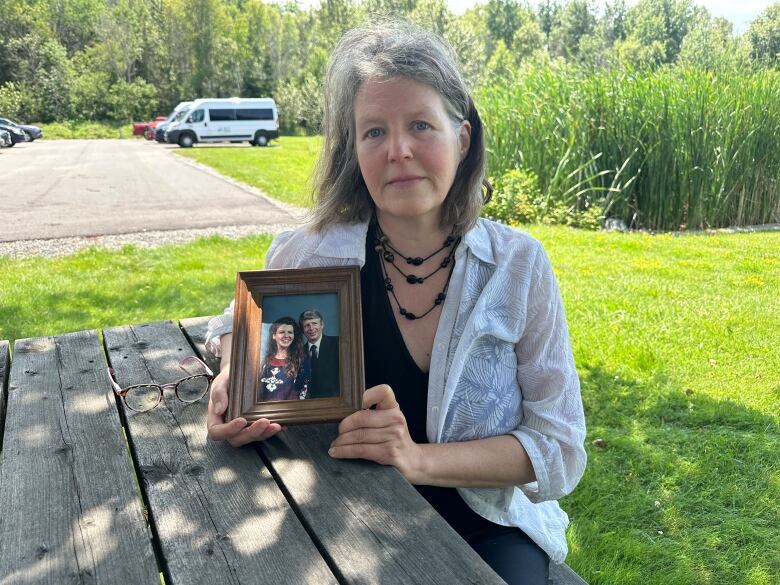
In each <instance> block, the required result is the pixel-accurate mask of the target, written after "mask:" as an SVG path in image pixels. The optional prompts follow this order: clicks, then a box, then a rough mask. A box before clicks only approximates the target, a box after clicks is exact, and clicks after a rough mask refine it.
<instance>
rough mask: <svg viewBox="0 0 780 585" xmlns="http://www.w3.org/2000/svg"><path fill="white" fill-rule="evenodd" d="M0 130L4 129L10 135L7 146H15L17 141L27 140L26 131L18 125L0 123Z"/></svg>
mask: <svg viewBox="0 0 780 585" xmlns="http://www.w3.org/2000/svg"><path fill="white" fill-rule="evenodd" d="M0 130H5V131H6V132H8V133H9V134H10V135H11V144H9V145H8V146H15V145H16V144H18V143H19V142H27V141H28V140H29V138H28V137H27V132H25V131H24V130H22V129H21V128H19V127H18V126H10V125H8V124H3V123H0Z"/></svg>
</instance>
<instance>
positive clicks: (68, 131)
mask: <svg viewBox="0 0 780 585" xmlns="http://www.w3.org/2000/svg"><path fill="white" fill-rule="evenodd" d="M35 125H36V126H38V127H40V128H41V129H42V130H43V137H44V138H46V139H47V140H67V139H73V138H79V139H93V138H143V136H133V125H132V124H116V123H113V122H75V121H65V122H53V123H51V124H35Z"/></svg>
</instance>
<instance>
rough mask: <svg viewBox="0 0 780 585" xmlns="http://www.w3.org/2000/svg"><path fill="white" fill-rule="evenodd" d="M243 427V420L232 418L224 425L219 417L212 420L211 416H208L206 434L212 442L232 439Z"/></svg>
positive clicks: (244, 425)
mask: <svg viewBox="0 0 780 585" xmlns="http://www.w3.org/2000/svg"><path fill="white" fill-rule="evenodd" d="M245 427H246V419H244V418H234V419H233V420H231V421H230V422H227V423H226V422H223V421H222V417H221V416H220V417H216V415H215V418H212V417H211V415H209V425H208V433H209V438H210V439H212V440H214V441H225V440H228V439H232V438H233V437H235V436H236V435H237V434H238V433H240V432H241V430H242V429H243V428H245Z"/></svg>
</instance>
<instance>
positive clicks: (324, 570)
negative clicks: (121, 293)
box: [103, 321, 336, 585]
mask: <svg viewBox="0 0 780 585" xmlns="http://www.w3.org/2000/svg"><path fill="white" fill-rule="evenodd" d="M103 334H104V339H105V344H106V348H107V352H108V356H109V360H110V362H111V364H112V367H113V368H114V370H115V371H116V374H117V379H118V380H119V383H120V385H123V386H127V385H130V384H138V383H168V382H174V381H176V380H178V379H179V378H181V377H183V376H184V375H186V373H185V372H184V371H183V370H182V369H181V367H180V366H179V365H178V362H179V360H180V359H181V358H183V357H186V356H187V355H192V354H194V350H193V348H192V347H191V346H190V344H189V342H188V341H187V339H186V338H185V336H184V334H183V333H182V331H181V330H180V329H179V327H178V326H177V325H176V324H174V323H172V322H170V321H166V322H160V323H151V324H146V325H136V326H129V327H117V328H112V329H106V330H105V331H104V332H103ZM186 367H187V368H188V371H189V372H190V373H195V372H194V370H193V368H197V367H198V366H186ZM125 413H126V417H127V425H128V428H129V435H130V440H131V444H132V448H133V451H134V456H135V459H136V463H137V466H138V467H139V469H140V475H141V478H142V485H143V488H144V491H145V494H146V498H147V501H148V504H149V508H150V519H151V521H152V525H153V529H154V531H155V534H156V536H157V538H158V539H159V545H160V550H161V551H162V553H163V555H164V557H165V560H166V567H165V568H164V573H165V579H166V582H169V583H171V582H172V583H186V584H195V583H207V584H209V585H210V584H212V583H233V584H237V583H274V584H276V583H290V584H301V585H303V584H305V583H325V584H327V583H335V582H336V580H335V578H334V576H333V574H332V573H331V572H330V570H329V569H328V567H327V565H326V564H325V562H324V561H323V559H322V557H321V556H320V554H319V553H318V551H317V549H316V548H315V546H314V544H313V543H312V541H311V539H310V538H309V537H308V535H307V534H306V531H305V530H304V529H303V527H302V526H301V524H300V522H299V520H298V518H297V517H296V515H295V513H294V512H293V510H292V509H291V508H290V506H289V505H288V503H287V501H286V500H285V498H284V496H283V494H282V493H281V491H280V490H279V488H278V486H277V485H276V483H275V482H274V480H273V478H272V477H271V475H270V474H269V473H268V471H267V470H266V469H265V467H264V465H263V463H262V461H261V460H260V458H259V457H257V454H256V453H255V451H254V449H253V448H252V447H245V448H240V449H236V448H233V447H231V446H229V445H227V444H223V443H215V442H212V441H208V440H207V436H206V398H204V399H203V400H202V401H201V402H199V403H195V404H189V405H187V404H184V403H182V402H180V401H178V400H177V399H176V398H175V397H174V395H173V392H172V391H166V393H165V398H164V402H163V403H162V404H160V405H159V406H158V407H157V408H155V409H154V410H152V411H150V412H147V413H133V412H132V411H127V410H126V409H125Z"/></svg>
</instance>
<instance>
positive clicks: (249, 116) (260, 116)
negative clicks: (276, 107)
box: [236, 108, 274, 120]
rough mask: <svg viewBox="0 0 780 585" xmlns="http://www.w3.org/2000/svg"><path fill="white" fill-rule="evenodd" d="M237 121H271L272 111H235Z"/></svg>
mask: <svg viewBox="0 0 780 585" xmlns="http://www.w3.org/2000/svg"><path fill="white" fill-rule="evenodd" d="M236 117H237V119H239V120H273V119H274V111H273V110H272V109H271V108H241V109H238V110H236Z"/></svg>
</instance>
